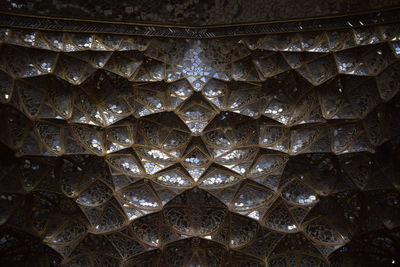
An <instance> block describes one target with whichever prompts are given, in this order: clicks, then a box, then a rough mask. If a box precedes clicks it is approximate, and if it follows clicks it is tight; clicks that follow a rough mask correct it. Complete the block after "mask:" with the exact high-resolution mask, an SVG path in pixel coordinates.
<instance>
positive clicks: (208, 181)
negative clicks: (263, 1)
mask: <svg viewBox="0 0 400 267" xmlns="http://www.w3.org/2000/svg"><path fill="white" fill-rule="evenodd" d="M87 2H88V4H87V5H88V6H85V5H79V7H80V9H82V10H90V8H89V7H91V8H93V6H91V3H92V2H91V1H87ZM347 2H348V1H347ZM17 3H18V2H17V1H12V2H6V4H5V3H3V4H2V5H3V6H7V7H12V8H13V9H15V10H14V11H16V9H18V10H25V11H26V10H28V9H30V10H35V8H39V7H40V10H42V11H45V10H46V9H45V8H42V7H43V5H47V4H48V3H50V2H45V1H43V2H41V1H33V2H30V3H28V4H25V3H22V2H21V3H19V4H17ZM51 3H52V4H51V5H50V4H48V5H49V7H51V6H56V7H57V3H58V4H59V6H62V7H63V8H60V9H59V11H60V12H66V11H64V10H66V9H64V7H65V6H68V8H71V9H68V10H70V11H71V12H72V10H75V9H72V7H73V5H74V2H73V1H72V2H71V1H70V2H69V3H70V5H67V4H66V2H65V3H64V5H62V1H52V2H51ZM60 3H61V4H60ZM93 3H94V2H93ZM96 3H97V4H98V5H99V6H101V5H102V2H96ZM108 3H109V2H104V4H108ZM125 3H127V2H122V3H121V6H118V8H122V7H124V10H127V8H125V6H124V4H125ZM152 3H155V2H152ZM167 3H169V2H165V4H167ZM189 3H191V5H193V6H202V7H204V8H206V7H207V8H208V6H207V5H206V3H207V2H205V3H202V2H195V1H193V2H189ZM223 3H224V2H223V1H221V2H218V1H217V2H215V5H222V4H223ZM255 3H257V1H256V2H255ZM308 3H311V2H308ZM328 3H331V2H330V1H327V2H326V3H321V4H319V5H325V4H328ZM332 3H333V2H332ZM335 3H336V5H335V6H334V7H335V8H336V9H335V10H347V9H338V8H343V7H346V8H350V7H351V6H352V5H351V4H350V2H348V3H349V4H345V2H343V3H340V2H337V1H336V2H335ZM368 3H369V4H370V5H372V4H373V3H375V2H372V1H370V2H368ZM391 3H392V2H390V1H389V2H385V1H381V2H379V3H375V5H376V6H375V7H378V6H383V5H386V4H387V5H390V4H391ZM97 4H96V5H97ZM143 5H150V4H145V2H143ZM182 6H185V4H182ZM185 8H187V9H188V10H191V9H190V8H189V7H187V6H185ZM277 8H278V7H277ZM360 8H365V9H368V8H370V7H369V6H367V5H365V6H363V7H360ZM178 9H179V8H178ZM244 9H245V8H244ZM49 10H50V9H49ZM102 10H103V11H104V12H105V9H102ZM313 10H314V9H313ZM315 10H318V9H315ZM324 10H325V9H324ZM329 10H331V9H329ZM332 10H333V9H332ZM360 10H361V9H360ZM25 11H24V12H25ZM200 11H201V9H200V10H198V13H199V14H200V15H202V14H203V13H202V12H200ZM303 11H304V7H302V9H300V10H299V13H298V14H301V12H303ZM353 11H355V10H353ZM45 12H47V11H45ZM74 12H75V11H74ZM160 12H161V11H160ZM176 12H177V11H176ZM319 12H320V15H326V14H330V13H324V12H328V11H326V10H325V11H324V12H322V11H321V10H319ZM329 12H331V11H329ZM332 12H333V11H332ZM189 13H190V12H189ZM54 14H55V13H54ZM60 14H61V13H60ZM63 14H68V13H63ZM73 14H76V15H77V16H80V14H81V13H79V12H78V11H76V13H73ZM112 14H113V13H112ZM119 14H122V13H119ZM158 14H159V16H160V17H159V19H160V20H162V19H163V17H162V16H163V13H162V12H161V13H158ZM243 14H245V13H243ZM268 14H277V13H273V12H272V11H271V13H267V14H266V16H267V15H268ZM285 14H288V15H287V16H286V17H282V16H281V17H280V18H290V16H292V15H290V14H291V13H285ZM317 14H318V13H316V14H315V15H317ZM382 14H383V13H382ZM375 15H376V14H375ZM375 15H374V16H375ZM12 16H14V17H13V18H12V19H11V20H10V21H9V22H7V23H8V26H3V27H2V28H0V103H1V104H0V125H1V127H0V167H1V170H2V171H1V172H0V265H2V266H46V267H49V266H54V267H55V266H71V267H72V266H79V267H86V266H96V267H97V266H110V267H113V266H123V267H127V266H143V267H147V266H177V267H179V266H188V267H189V266H190V267H198V266H207V267H211V266H229V267H230V266H237V267H242V266H248V267H250V266H251V267H256V266H310V267H311V266H349V267H350V266H382V267H383V266H395V265H396V264H399V262H400V257H399V255H400V231H399V229H400V214H399V212H400V192H399V189H400V180H399V177H400V94H399V89H400V62H399V58H400V27H399V25H400V24H399V22H398V21H397V22H396V21H394V20H395V19H394V18H396V17H390V18H389V17H384V18H382V19H381V20H379V23H378V22H377V23H376V25H371V23H372V24H373V19H368V21H369V22H370V23H368V24H365V25H360V24H358V25H353V24H351V23H350V24H349V23H347V22H351V21H353V20H350V19H347V20H346V19H344V21H346V24H347V26H346V27H343V28H340V29H332V28H331V27H326V28H323V29H319V30H316V29H314V28H313V30H312V31H310V30H307V31H301V30H299V31H295V32H292V31H287V32H282V33H276V32H275V33H270V34H264V33H263V34H261V33H258V34H257V35H256V36H249V37H244V36H242V37H237V36H236V37H235V36H234V34H233V35H230V37H225V38H216V39H204V38H202V39H200V38H192V39H187V38H181V39H175V38H157V37H150V36H135V35H134V34H112V33H109V32H108V31H103V32H91V31H90V30H85V32H74V31H71V30H64V31H61V30H60V31H56V30H49V29H47V30H43V29H36V28H35V27H33V26H32V24H24V23H25V20H24V17H20V16H17V15H12ZM96 16H97V15H96ZM207 16H210V17H207V19H206V20H202V21H205V22H204V23H206V24H213V23H219V22H218V21H215V20H210V19H209V18H212V16H213V15H212V13H210V14H209V15H207ZM232 16H233V15H232ZM246 16H247V19H248V20H249V19H252V20H253V19H254V20H258V18H259V17H258V15H254V17H249V16H248V15H246ZM246 16H245V17H246ZM310 16H311V15H310ZM98 17H99V18H102V17H101V16H98ZM178 17H179V16H178ZM178 17H177V18H178ZM233 17H235V19H237V20H238V21H236V22H240V19H241V17H240V16H239V15H238V16H236V15H235V16H233ZM366 17H368V15H366ZM179 18H180V17H179ZM204 18H205V17H203V18H202V19H204ZM370 18H374V17H373V16H371V17H370ZM117 19H122V18H116V20H117ZM148 19H150V20H152V21H157V19H158V18H157V19H154V18H152V17H151V18H150V17H149V18H148ZM171 19H175V17H173V16H172V17H171ZM180 19H182V20H176V21H174V22H176V23H181V22H185V23H187V21H185V20H184V19H185V17H183V18H180ZM193 19H196V18H193ZM224 19H226V20H225V22H231V21H229V19H230V18H229V14H228V15H227V16H226V18H224ZM268 19H271V18H268ZM34 20H35V21H36V18H34ZM142 20H144V19H142ZM0 21H1V18H0ZM363 21H367V20H360V21H359V22H360V23H361V24H363ZM165 22H169V21H166V20H165ZM14 23H20V24H19V26H18V27H16V26H15V24H14ZM43 23H44V24H45V23H46V21H42V22H40V24H43ZM313 24H315V23H314V22H313ZM21 25H25V26H23V27H22V26H21ZM76 25H77V26H80V27H82V28H85V27H86V24H85V22H83V21H77V22H76ZM315 25H319V24H318V23H317V24H315ZM47 26H48V27H51V25H47ZM56 26H57V27H64V26H63V24H62V23H60V24H58V25H56ZM20 27H22V28H24V29H21V28H20ZM129 27H134V26H129ZM273 27H275V26H273ZM316 27H317V26H316ZM171 29H172V28H171ZM183 30H187V31H188V32H189V29H183ZM155 31H156V32H157V31H158V30H157V29H156V30H155ZM144 35H145V34H144Z"/></svg>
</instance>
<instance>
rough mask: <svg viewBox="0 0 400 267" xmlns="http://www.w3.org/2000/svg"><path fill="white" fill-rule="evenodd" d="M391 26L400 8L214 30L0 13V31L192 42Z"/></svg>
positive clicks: (398, 19) (210, 28)
mask: <svg viewBox="0 0 400 267" xmlns="http://www.w3.org/2000/svg"><path fill="white" fill-rule="evenodd" d="M395 22H400V7H399V8H395V9H391V10H385V11H374V12H372V13H364V14H357V15H350V16H339V17H326V18H313V19H307V20H296V21H282V22H266V23H256V24H246V25H228V26H214V27H185V26H166V25H152V24H137V23H122V22H110V21H94V20H85V19H68V18H51V17H39V16H29V15H19V14H10V13H4V12H0V27H8V28H22V29H35V30H46V31H61V32H85V33H107V34H123V35H135V36H148V37H169V38H194V39H208V38H220V37H235V36H249V35H265V34H274V33H288V32H306V31H319V30H337V29H349V28H359V27H364V26H373V25H380V24H387V23H395Z"/></svg>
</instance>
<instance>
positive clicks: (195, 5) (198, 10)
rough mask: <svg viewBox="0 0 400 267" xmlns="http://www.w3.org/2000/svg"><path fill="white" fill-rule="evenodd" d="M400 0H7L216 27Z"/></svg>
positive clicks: (80, 13) (17, 6)
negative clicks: (217, 25)
mask: <svg viewBox="0 0 400 267" xmlns="http://www.w3.org/2000/svg"><path fill="white" fill-rule="evenodd" d="M399 4H400V0H380V1H376V0H324V1H320V0H306V1H304V0H303V1H295V0H268V1H265V0H251V1H248V0H217V1H210V0H189V1H177V0H152V1H148V0H135V1H131V0H111V1H110V0H85V1H82V0H52V1H44V0H29V1H26V0H6V1H1V3H0V10H3V11H8V12H18V13H23V14H33V15H43V16H56V17H72V18H85V19H89V18H90V19H96V20H109V21H133V22H145V23H160V24H183V25H192V26H200V25H215V24H237V23H252V22H259V21H275V20H289V19H299V18H313V17H322V16H335V15H346V14H352V13H355V12H366V11H371V10H375V9H383V8H392V7H396V6H399Z"/></svg>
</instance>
